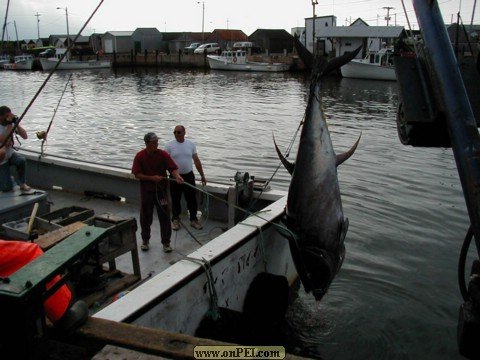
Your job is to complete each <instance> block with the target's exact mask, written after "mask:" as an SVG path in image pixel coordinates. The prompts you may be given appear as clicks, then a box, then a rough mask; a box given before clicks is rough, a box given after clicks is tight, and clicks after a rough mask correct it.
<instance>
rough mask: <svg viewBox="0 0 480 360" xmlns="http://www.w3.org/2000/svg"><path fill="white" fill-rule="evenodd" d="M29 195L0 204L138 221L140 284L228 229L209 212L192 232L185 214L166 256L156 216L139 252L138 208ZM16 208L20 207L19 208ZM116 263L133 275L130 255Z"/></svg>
mask: <svg viewBox="0 0 480 360" xmlns="http://www.w3.org/2000/svg"><path fill="white" fill-rule="evenodd" d="M29 194H32V195H31V196H32V197H33V198H34V199H31V198H29V195H26V194H25V193H22V192H20V190H18V187H17V188H16V190H15V191H14V192H8V193H0V202H1V203H2V204H5V203H6V200H7V198H8V199H10V200H11V199H12V198H13V199H16V200H17V202H24V203H25V204H26V205H27V208H30V209H31V208H33V203H34V201H35V200H42V201H44V200H45V197H46V201H47V202H48V203H49V204H50V212H53V211H56V210H60V209H64V208H68V207H72V206H76V207H80V208H87V209H92V210H93V211H94V216H95V217H97V216H101V215H104V214H108V215H114V216H116V217H120V218H125V219H132V218H134V219H136V223H137V231H136V241H137V245H138V249H139V251H138V257H139V263H140V271H141V278H142V279H141V281H140V282H145V281H148V280H149V279H150V278H151V277H153V276H155V275H157V274H159V273H160V272H162V271H163V270H165V269H167V268H168V267H169V266H170V265H172V264H174V263H175V262H177V261H179V260H180V259H182V258H184V257H185V256H187V255H188V254H190V253H192V252H194V251H195V250H197V249H198V248H200V247H201V246H203V245H204V244H206V243H207V242H209V241H210V240H212V239H213V238H215V237H216V236H218V235H220V234H221V233H222V232H224V231H225V230H226V229H227V224H226V223H223V222H219V221H214V220H211V219H208V217H207V216H208V215H207V214H206V212H204V214H203V215H202V214H200V212H199V214H198V218H199V221H200V223H201V224H202V225H203V229H201V230H196V229H193V228H191V227H190V222H189V221H188V215H187V214H186V213H182V215H181V222H182V226H181V227H180V229H179V230H178V231H172V237H171V247H172V248H173V251H172V252H171V253H164V252H163V246H162V244H161V241H160V226H159V222H158V219H157V217H156V216H155V215H154V219H153V224H152V227H151V231H152V235H151V239H150V249H149V251H140V245H141V243H142V241H141V237H140V223H139V205H138V204H134V203H130V202H124V201H112V200H106V199H101V198H96V197H93V196H85V195H82V194H74V193H69V192H65V191H59V190H48V192H45V191H44V190H37V189H32V191H31V192H29ZM33 194H34V195H33ZM4 200H5V201H4ZM17 206H18V207H19V206H20V205H17ZM41 208H42V207H41ZM41 208H40V209H41ZM201 208H202V204H199V209H201ZM27 216H28V215H27ZM41 216H42V213H41V210H39V211H38V213H37V217H41ZM2 235H3V236H2ZM0 237H10V236H8V234H6V233H5V231H2V232H0ZM115 263H116V269H117V270H119V271H121V272H123V273H126V274H131V273H133V264H132V256H131V254H130V252H128V253H125V254H123V255H121V256H119V257H117V258H116V259H115ZM136 285H137V284H134V285H133V286H136ZM98 305H101V304H98ZM105 305H108V304H105ZM97 310H98V307H97Z"/></svg>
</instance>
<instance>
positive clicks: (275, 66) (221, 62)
mask: <svg viewBox="0 0 480 360" xmlns="http://www.w3.org/2000/svg"><path fill="white" fill-rule="evenodd" d="M207 58H208V64H209V65H210V69H214V70H229V71H264V72H281V71H288V70H289V69H290V66H289V65H288V64H282V63H260V62H252V61H245V62H240V61H238V62H236V63H235V62H232V61H227V60H225V58H223V57H222V56H216V55H208V56H207Z"/></svg>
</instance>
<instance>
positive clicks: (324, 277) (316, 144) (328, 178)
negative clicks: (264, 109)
mask: <svg viewBox="0 0 480 360" xmlns="http://www.w3.org/2000/svg"><path fill="white" fill-rule="evenodd" d="M358 50H359V49H358ZM355 55H356V54H355V53H351V54H348V55H346V56H345V55H344V56H343V57H340V58H336V59H334V60H332V61H330V62H327V61H326V60H323V59H319V60H317V62H316V64H315V66H314V69H313V73H312V82H311V85H310V94H309V99H308V105H307V109H306V113H305V118H304V122H303V129H302V132H301V136H300V143H299V147H298V152H297V158H296V161H295V164H292V163H290V162H288V160H287V159H286V158H285V157H284V156H283V155H282V154H281V152H280V150H279V148H278V146H277V144H276V143H275V148H276V150H277V153H278V155H279V157H280V159H281V161H282V163H283V164H284V166H285V167H286V168H287V170H288V171H289V172H290V174H291V175H292V180H291V183H290V188H289V191H288V199H287V205H286V208H285V224H286V226H287V227H288V229H289V231H283V233H284V235H286V236H287V237H288V239H289V244H290V251H291V253H292V257H293V260H294V262H295V266H296V268H297V272H298V274H299V276H300V280H301V281H302V283H303V286H304V288H305V291H306V292H310V291H312V293H313V295H314V296H315V299H316V300H320V299H321V298H322V297H323V295H325V293H326V292H327V290H328V288H329V286H330V284H331V282H332V280H333V278H334V277H335V275H336V274H337V273H338V271H339V270H340V267H341V265H342V263H343V259H344V256H345V245H344V239H345V235H346V233H347V229H348V219H347V218H345V217H344V215H343V209H342V201H341V197H340V188H339V185H338V178H337V166H338V165H339V164H341V163H342V162H344V161H345V160H347V159H348V158H349V157H350V156H351V155H352V154H353V153H354V151H355V149H356V147H357V145H358V142H359V141H360V137H359V138H358V140H357V141H356V143H355V144H354V145H353V146H352V148H351V149H350V150H349V151H347V152H346V153H343V154H340V155H336V154H335V152H334V150H333V146H332V141H331V139H330V134H329V131H328V127H327V123H326V121H325V116H324V113H323V111H322V104H321V97H320V80H321V78H322V76H323V75H324V74H326V73H327V72H329V71H331V70H333V69H335V68H338V67H339V66H341V65H342V64H344V63H346V62H348V61H349V60H350V59H351V58H353V57H354V56H355ZM274 141H275V139H274Z"/></svg>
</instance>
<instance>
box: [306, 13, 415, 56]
mask: <svg viewBox="0 0 480 360" xmlns="http://www.w3.org/2000/svg"><path fill="white" fill-rule="evenodd" d="M315 33H316V35H317V37H318V38H317V43H320V45H317V49H321V48H322V47H323V45H322V44H323V43H325V49H326V50H327V51H330V50H335V56H340V55H343V54H345V53H346V52H351V51H353V50H355V49H356V48H358V47H359V46H360V45H362V46H363V49H362V51H361V52H360V53H359V54H358V56H357V57H358V58H361V57H364V56H365V54H366V52H367V51H368V50H371V51H377V50H380V49H381V48H382V47H384V46H386V45H393V44H394V43H395V42H396V41H397V40H398V39H400V38H404V37H406V33H405V29H404V28H403V26H370V25H368V24H367V23H366V22H364V21H363V20H362V19H360V18H359V19H357V20H356V21H355V22H353V23H352V24H351V25H350V26H338V27H336V26H335V27H332V26H323V27H320V28H318V31H317V28H315ZM307 34H308V33H307ZM307 37H308V36H307ZM328 54H329V53H324V55H328Z"/></svg>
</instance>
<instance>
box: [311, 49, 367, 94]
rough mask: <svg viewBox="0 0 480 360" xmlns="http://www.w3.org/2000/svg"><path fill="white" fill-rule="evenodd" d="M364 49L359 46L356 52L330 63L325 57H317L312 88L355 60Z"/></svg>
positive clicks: (313, 69) (339, 57) (313, 68)
mask: <svg viewBox="0 0 480 360" xmlns="http://www.w3.org/2000/svg"><path fill="white" fill-rule="evenodd" d="M361 49H362V46H359V47H358V48H356V49H355V50H354V51H352V52H349V53H345V54H343V55H341V56H338V57H336V58H333V59H332V60H330V61H327V59H326V58H325V57H324V56H320V55H317V56H316V57H315V59H314V60H315V61H314V64H313V67H312V84H311V87H312V88H313V87H314V86H315V84H316V83H317V82H318V81H319V80H320V79H321V78H322V77H323V76H324V75H326V74H328V73H329V72H332V71H334V70H337V69H340V67H342V66H343V65H345V64H346V63H348V62H349V61H350V60H353V59H354V58H355V57H356V56H357V54H358V53H359V52H360V50H361Z"/></svg>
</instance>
